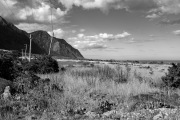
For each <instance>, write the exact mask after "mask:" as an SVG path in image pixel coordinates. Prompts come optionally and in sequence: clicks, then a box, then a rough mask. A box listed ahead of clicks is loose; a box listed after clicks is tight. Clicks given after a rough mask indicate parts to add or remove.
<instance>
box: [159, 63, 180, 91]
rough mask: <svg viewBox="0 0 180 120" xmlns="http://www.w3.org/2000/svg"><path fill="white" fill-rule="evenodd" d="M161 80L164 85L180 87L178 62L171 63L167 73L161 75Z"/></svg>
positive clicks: (179, 65) (179, 66) (179, 64)
mask: <svg viewBox="0 0 180 120" xmlns="http://www.w3.org/2000/svg"><path fill="white" fill-rule="evenodd" d="M162 81H163V82H164V84H165V86H167V87H172V88H179V87H180V63H178V64H174V63H173V64H172V67H169V69H168V74H166V76H164V77H162Z"/></svg>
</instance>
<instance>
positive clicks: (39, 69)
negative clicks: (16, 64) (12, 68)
mask: <svg viewBox="0 0 180 120" xmlns="http://www.w3.org/2000/svg"><path fill="white" fill-rule="evenodd" d="M23 64H24V70H25V71H30V72H33V73H38V74H47V73H56V72H59V66H58V63H57V61H56V60H54V59H53V58H51V57H50V56H40V57H38V58H36V59H33V60H31V62H28V61H26V62H24V63H23Z"/></svg>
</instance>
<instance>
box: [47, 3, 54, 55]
mask: <svg viewBox="0 0 180 120" xmlns="http://www.w3.org/2000/svg"><path fill="white" fill-rule="evenodd" d="M49 2H50V4H51V5H52V3H51V0H49ZM51 5H50V7H51ZM51 26H52V36H51V41H50V47H49V53H48V55H50V54H51V44H52V40H53V37H54V28H53V22H52V7H51Z"/></svg>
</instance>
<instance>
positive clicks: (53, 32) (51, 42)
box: [48, 31, 54, 55]
mask: <svg viewBox="0 0 180 120" xmlns="http://www.w3.org/2000/svg"><path fill="white" fill-rule="evenodd" d="M53 37H54V32H53V31H52V36H51V42H50V47H49V54H48V55H50V54H51V44H52V40H53Z"/></svg>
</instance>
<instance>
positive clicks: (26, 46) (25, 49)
mask: <svg viewBox="0 0 180 120" xmlns="http://www.w3.org/2000/svg"><path fill="white" fill-rule="evenodd" d="M25 46H26V48H25V58H27V56H26V51H27V44H25Z"/></svg>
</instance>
